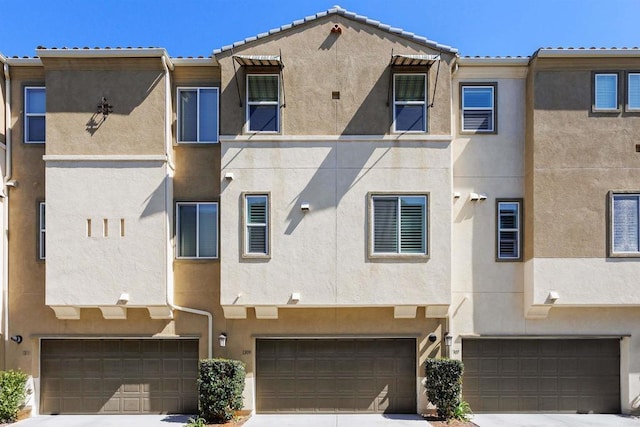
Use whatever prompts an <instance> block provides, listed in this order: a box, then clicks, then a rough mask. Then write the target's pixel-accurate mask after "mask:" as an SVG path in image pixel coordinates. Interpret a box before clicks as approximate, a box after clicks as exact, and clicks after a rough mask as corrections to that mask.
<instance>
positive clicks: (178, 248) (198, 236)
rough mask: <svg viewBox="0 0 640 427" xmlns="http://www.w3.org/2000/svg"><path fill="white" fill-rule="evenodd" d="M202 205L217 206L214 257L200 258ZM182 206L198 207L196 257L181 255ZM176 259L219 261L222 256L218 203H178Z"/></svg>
mask: <svg viewBox="0 0 640 427" xmlns="http://www.w3.org/2000/svg"><path fill="white" fill-rule="evenodd" d="M201 205H215V206H216V242H215V243H216V255H215V256H212V257H206V256H200V209H199V207H200V206H201ZM180 206H196V235H195V239H196V256H181V255H180V235H181V230H180V208H179V207H180ZM175 246H176V249H175V250H176V259H218V257H219V256H220V252H219V251H220V207H219V206H218V202H176V245H175Z"/></svg>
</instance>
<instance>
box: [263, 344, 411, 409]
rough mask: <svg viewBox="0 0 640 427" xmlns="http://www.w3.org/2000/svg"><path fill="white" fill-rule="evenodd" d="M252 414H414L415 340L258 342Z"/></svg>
mask: <svg viewBox="0 0 640 427" xmlns="http://www.w3.org/2000/svg"><path fill="white" fill-rule="evenodd" d="M256 354H257V357H256V396H257V407H256V410H257V411H258V412H261V413H269V412H303V413H312V412H328V413H334V412H384V413H415V412H416V340H415V339H279V340H276V339H260V340H257V342H256Z"/></svg>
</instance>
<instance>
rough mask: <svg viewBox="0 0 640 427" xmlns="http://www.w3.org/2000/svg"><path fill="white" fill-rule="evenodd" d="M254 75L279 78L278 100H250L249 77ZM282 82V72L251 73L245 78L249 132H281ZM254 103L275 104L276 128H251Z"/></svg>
mask: <svg viewBox="0 0 640 427" xmlns="http://www.w3.org/2000/svg"><path fill="white" fill-rule="evenodd" d="M252 76H270V77H276V78H277V79H278V100H277V101H249V77H252ZM281 84H282V82H281V81H280V74H266V73H249V74H247V76H246V79H245V87H246V95H245V99H246V100H247V108H246V109H245V114H246V119H245V121H246V123H247V125H246V126H247V132H249V133H270V134H277V133H280V85H281ZM252 105H273V106H275V110H276V130H274V131H273V130H251V113H250V111H251V106H252Z"/></svg>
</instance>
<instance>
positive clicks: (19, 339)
mask: <svg viewBox="0 0 640 427" xmlns="http://www.w3.org/2000/svg"><path fill="white" fill-rule="evenodd" d="M11 341H13V342H14V343H16V344H20V343H21V342H22V335H14V336H12V337H11Z"/></svg>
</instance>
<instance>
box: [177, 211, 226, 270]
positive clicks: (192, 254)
mask: <svg viewBox="0 0 640 427" xmlns="http://www.w3.org/2000/svg"><path fill="white" fill-rule="evenodd" d="M176 216H177V218H176V224H177V227H176V236H177V245H176V246H177V247H176V252H177V258H217V257H218V204H217V203H192V202H179V203H176Z"/></svg>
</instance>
